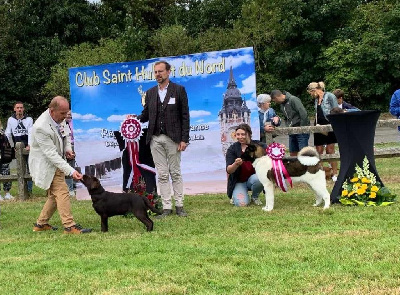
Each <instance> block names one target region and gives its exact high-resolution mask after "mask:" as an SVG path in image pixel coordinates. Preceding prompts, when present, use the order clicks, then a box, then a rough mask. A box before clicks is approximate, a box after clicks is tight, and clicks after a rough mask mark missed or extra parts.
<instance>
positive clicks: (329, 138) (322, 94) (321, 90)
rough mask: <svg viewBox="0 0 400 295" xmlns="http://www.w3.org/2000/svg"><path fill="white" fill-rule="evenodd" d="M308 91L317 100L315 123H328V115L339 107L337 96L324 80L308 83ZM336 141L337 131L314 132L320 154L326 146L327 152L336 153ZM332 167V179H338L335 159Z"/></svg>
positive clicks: (315, 142)
mask: <svg viewBox="0 0 400 295" xmlns="http://www.w3.org/2000/svg"><path fill="white" fill-rule="evenodd" d="M307 92H308V93H309V94H310V95H311V97H312V98H313V99H314V102H315V111H316V114H315V125H328V124H329V121H328V119H327V117H326V115H329V114H330V113H331V110H332V109H333V108H337V107H339V106H338V102H337V98H336V96H335V95H334V94H333V93H331V92H327V91H325V83H324V82H318V83H317V82H311V83H310V84H308V87H307ZM335 143H337V140H336V136H335V133H334V132H333V131H330V132H328V133H326V134H324V133H314V145H315V147H316V149H317V151H318V153H319V154H320V155H322V154H323V153H324V147H325V146H326V154H334V153H335ZM330 166H331V168H332V173H333V175H332V180H333V181H336V180H337V175H338V171H337V163H336V162H335V161H331V162H330Z"/></svg>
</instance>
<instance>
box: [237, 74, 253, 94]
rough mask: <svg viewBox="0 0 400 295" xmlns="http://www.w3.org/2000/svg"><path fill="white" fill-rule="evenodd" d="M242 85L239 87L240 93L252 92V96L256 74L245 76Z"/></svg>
mask: <svg viewBox="0 0 400 295" xmlns="http://www.w3.org/2000/svg"><path fill="white" fill-rule="evenodd" d="M242 85H243V86H242V87H241V88H239V90H240V92H241V93H242V94H248V93H252V94H253V96H255V92H256V89H255V85H256V74H255V73H254V74H252V75H251V76H249V77H247V78H246V79H244V80H242ZM254 98H255V97H254Z"/></svg>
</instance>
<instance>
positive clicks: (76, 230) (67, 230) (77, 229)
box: [64, 224, 92, 235]
mask: <svg viewBox="0 0 400 295" xmlns="http://www.w3.org/2000/svg"><path fill="white" fill-rule="evenodd" d="M91 231H92V229H91V228H82V226H80V225H79V224H75V225H73V226H70V227H64V234H75V235H79V234H86V233H90V232H91Z"/></svg>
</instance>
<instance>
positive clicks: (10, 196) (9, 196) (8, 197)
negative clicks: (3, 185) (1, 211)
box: [4, 193, 14, 200]
mask: <svg viewBox="0 0 400 295" xmlns="http://www.w3.org/2000/svg"><path fill="white" fill-rule="evenodd" d="M12 199H14V197H13V196H12V195H11V194H10V193H6V194H5V196H4V200H12Z"/></svg>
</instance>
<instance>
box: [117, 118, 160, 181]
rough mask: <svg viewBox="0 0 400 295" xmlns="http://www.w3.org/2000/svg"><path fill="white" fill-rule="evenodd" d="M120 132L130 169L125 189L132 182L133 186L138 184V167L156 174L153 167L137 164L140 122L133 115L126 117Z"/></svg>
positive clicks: (141, 130) (141, 131)
mask: <svg viewBox="0 0 400 295" xmlns="http://www.w3.org/2000/svg"><path fill="white" fill-rule="evenodd" d="M120 132H121V135H122V137H123V138H124V139H125V142H126V147H125V148H126V149H127V151H128V155H129V164H130V166H131V167H132V170H131V174H130V175H129V179H128V183H127V187H130V186H131V184H132V181H133V183H134V184H137V183H138V182H139V177H140V175H141V173H140V170H139V168H138V166H139V167H141V168H143V169H146V170H149V171H151V172H153V173H154V174H155V173H156V170H155V169H154V168H153V167H150V166H148V165H146V164H141V163H140V162H139V139H140V137H141V136H142V135H143V127H142V124H141V123H140V121H139V120H138V119H137V118H136V117H135V116H133V115H131V116H128V117H127V118H126V119H125V120H124V121H123V122H122V123H121V127H120Z"/></svg>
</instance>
